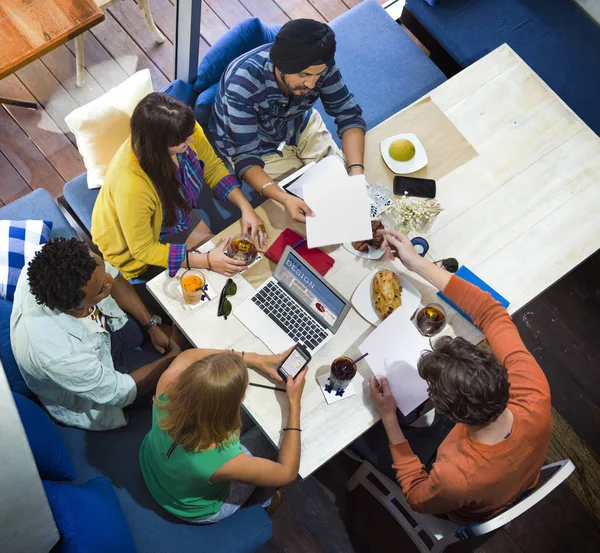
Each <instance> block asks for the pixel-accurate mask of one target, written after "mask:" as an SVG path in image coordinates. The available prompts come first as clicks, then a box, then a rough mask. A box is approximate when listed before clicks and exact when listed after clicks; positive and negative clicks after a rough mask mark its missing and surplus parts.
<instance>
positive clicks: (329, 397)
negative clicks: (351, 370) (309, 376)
mask: <svg viewBox="0 0 600 553" xmlns="http://www.w3.org/2000/svg"><path fill="white" fill-rule="evenodd" d="M354 378H356V377H354ZM317 382H318V383H319V387H320V388H321V391H322V392H323V395H324V396H325V401H327V403H335V402H336V401H340V399H345V398H347V397H350V396H353V395H355V394H356V390H355V389H354V382H355V380H353V381H352V382H350V384H348V387H347V388H346V389H345V390H344V393H343V395H341V396H338V395H336V393H335V392H330V391H329V389H330V388H331V387H330V385H329V375H328V374H324V375H322V376H319V377H317Z"/></svg>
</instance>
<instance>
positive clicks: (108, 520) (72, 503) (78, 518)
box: [43, 476, 135, 553]
mask: <svg viewBox="0 0 600 553" xmlns="http://www.w3.org/2000/svg"><path fill="white" fill-rule="evenodd" d="M43 484H44V490H45V492H46V497H48V503H49V504H50V509H52V514H53V515H54V520H55V521H56V526H57V527H58V532H59V534H60V541H59V542H58V544H57V546H56V549H53V551H56V552H57V553H117V552H118V553H135V544H134V543H133V537H132V536H131V531H130V530H129V526H127V521H126V520H125V516H124V515H123V510H122V509H121V506H120V505H119V501H118V500H117V496H116V495H115V492H114V490H113V488H112V486H111V485H110V483H109V481H108V480H106V478H102V477H101V476H99V477H98V478H94V479H93V480H90V481H89V482H86V483H85V484H82V485H81V486H72V485H71V484H64V483H60V482H49V481H47V480H44V482H43Z"/></svg>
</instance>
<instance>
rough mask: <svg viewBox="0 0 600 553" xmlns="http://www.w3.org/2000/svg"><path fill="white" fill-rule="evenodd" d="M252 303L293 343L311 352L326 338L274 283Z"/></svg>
mask: <svg viewBox="0 0 600 553" xmlns="http://www.w3.org/2000/svg"><path fill="white" fill-rule="evenodd" d="M252 301H253V302H254V303H255V304H256V305H257V306H258V307H260V309H261V310H262V311H263V312H264V313H266V314H267V315H268V316H269V318H270V319H271V320H272V321H273V322H274V323H275V324H277V326H279V328H281V330H283V331H284V332H285V333H286V334H287V335H288V336H289V337H290V338H291V339H292V340H294V342H302V343H303V344H304V345H305V346H307V347H308V348H309V349H311V350H312V349H315V348H316V347H317V346H318V345H319V344H320V343H321V342H322V341H323V340H325V338H327V334H326V333H325V332H324V331H323V327H321V326H320V325H319V324H318V323H316V322H315V320H314V319H313V318H312V317H311V316H309V315H307V314H306V313H305V311H304V310H303V309H302V308H301V307H300V306H299V305H298V304H297V303H296V302H295V301H294V300H293V299H292V298H291V297H290V296H288V295H287V294H286V293H285V292H284V291H283V290H282V289H281V288H279V286H277V285H276V284H275V283H274V282H269V283H267V285H266V286H265V287H264V288H263V289H262V290H260V292H258V293H257V294H255V295H254V296H252Z"/></svg>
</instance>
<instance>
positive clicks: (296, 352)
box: [277, 344, 311, 380]
mask: <svg viewBox="0 0 600 553" xmlns="http://www.w3.org/2000/svg"><path fill="white" fill-rule="evenodd" d="M310 359H311V355H310V353H309V351H308V350H307V349H306V348H305V347H304V346H303V345H302V344H296V347H295V348H294V349H293V350H292V352H291V353H290V354H289V355H288V356H287V357H286V358H285V360H284V362H283V363H282V364H281V367H279V368H278V369H277V372H278V373H279V376H281V378H283V380H286V379H287V377H288V376H291V377H292V378H296V377H297V376H298V373H299V372H300V371H301V370H302V369H303V368H304V367H306V365H308V362H309V361H310Z"/></svg>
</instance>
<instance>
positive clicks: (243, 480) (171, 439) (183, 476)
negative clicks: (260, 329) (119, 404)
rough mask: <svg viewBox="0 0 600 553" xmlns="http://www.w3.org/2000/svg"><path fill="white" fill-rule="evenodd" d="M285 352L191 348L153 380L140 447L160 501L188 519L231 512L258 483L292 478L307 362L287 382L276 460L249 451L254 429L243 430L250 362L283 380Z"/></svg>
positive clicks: (220, 517) (201, 520) (274, 484)
mask: <svg viewBox="0 0 600 553" xmlns="http://www.w3.org/2000/svg"><path fill="white" fill-rule="evenodd" d="M288 354H289V351H288V352H285V353H283V354H280V355H259V354H256V353H248V352H246V353H244V352H240V353H235V352H223V351H218V350H200V349H196V350H188V351H186V352H184V353H181V354H180V355H179V356H178V357H177V358H176V359H175V361H174V362H173V364H172V365H171V366H170V367H169V369H167V370H166V371H165V373H164V374H163V375H162V377H161V378H160V380H159V382H158V385H157V387H156V396H155V398H154V407H153V410H152V429H151V430H150V432H148V434H147V435H146V437H145V438H144V441H143V443H142V446H141V449H140V465H141V469H142V474H143V476H144V479H145V481H146V484H147V486H148V489H149V490H150V493H151V494H152V496H153V497H154V499H155V500H156V501H157V502H158V503H159V504H160V505H161V506H162V507H163V508H164V509H166V510H167V511H169V512H170V513H172V514H174V515H176V516H178V517H179V518H181V519H183V520H185V521H187V522H191V523H199V524H205V523H211V522H218V521H220V520H223V519H224V518H226V517H228V516H230V515H232V514H233V513H235V512H236V511H237V510H238V509H239V508H240V507H241V506H242V505H243V504H244V503H245V502H246V501H247V500H248V498H249V497H250V495H251V494H252V492H253V490H254V487H255V486H265V487H280V486H284V485H286V484H289V483H290V482H292V481H294V479H295V478H296V476H297V474H298V467H299V464H300V399H301V397H302V391H303V389H304V381H305V375H306V370H307V369H304V370H303V371H302V372H301V373H300V374H299V375H298V376H297V377H296V379H295V380H294V379H292V378H288V381H287V382H286V383H285V386H286V392H287V397H288V402H289V414H288V420H287V424H286V425H285V427H286V431H285V433H284V437H283V441H282V443H281V448H280V451H279V457H278V459H277V461H272V460H270V459H268V458H264V457H260V456H253V455H252V453H250V451H249V450H253V449H254V447H253V445H254V444H255V443H256V441H255V439H253V440H251V441H250V442H246V438H248V437H252V434H253V431H249V432H247V433H245V434H243V435H242V436H241V437H240V433H241V428H242V421H241V406H242V401H243V399H244V395H245V394H246V388H247V387H248V366H250V367H254V368H256V369H257V370H259V371H261V372H263V373H264V374H266V375H267V376H270V377H271V378H273V379H277V380H281V378H280V377H279V376H278V375H277V368H278V367H279V366H280V365H281V363H282V362H283V360H284V359H285V357H286V355H288ZM253 430H254V431H255V432H256V433H258V430H257V429H253ZM245 445H247V446H248V448H246V447H245ZM261 449H264V447H263V448H261ZM267 449H270V450H271V453H274V450H273V448H272V447H268V448H267ZM254 452H255V453H257V451H256V450H255V451H254Z"/></svg>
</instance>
